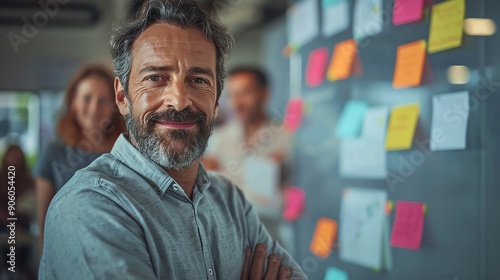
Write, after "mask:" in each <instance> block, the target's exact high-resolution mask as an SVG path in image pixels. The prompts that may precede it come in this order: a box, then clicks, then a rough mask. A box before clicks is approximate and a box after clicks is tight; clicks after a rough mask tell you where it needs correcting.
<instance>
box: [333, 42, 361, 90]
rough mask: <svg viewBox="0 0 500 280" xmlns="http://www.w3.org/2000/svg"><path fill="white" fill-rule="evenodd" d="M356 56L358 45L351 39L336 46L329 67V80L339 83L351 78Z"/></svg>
mask: <svg viewBox="0 0 500 280" xmlns="http://www.w3.org/2000/svg"><path fill="white" fill-rule="evenodd" d="M356 55H357V45H356V41H355V40H354V39H349V40H346V41H343V42H340V43H338V44H337V45H335V48H334V50H333V56H332V59H331V60H330V65H329V66H328V73H327V78H328V80H329V81H337V80H344V79H347V78H349V77H350V76H351V73H352V68H353V65H354V59H355V58H356Z"/></svg>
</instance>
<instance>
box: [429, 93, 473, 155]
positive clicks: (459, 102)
mask: <svg viewBox="0 0 500 280" xmlns="http://www.w3.org/2000/svg"><path fill="white" fill-rule="evenodd" d="M469 102H470V100H469V92H467V91H462V92H455V93H448V94H439V95H435V96H433V97H432V126H431V139H430V148H431V151H444V150H463V149H465V147H466V142H467V123H468V121H469V110H470V108H469V107H470V105H469Z"/></svg>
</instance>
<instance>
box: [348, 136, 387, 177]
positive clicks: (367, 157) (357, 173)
mask: <svg viewBox="0 0 500 280" xmlns="http://www.w3.org/2000/svg"><path fill="white" fill-rule="evenodd" d="M386 155H387V151H386V150H385V146H384V142H383V141H374V140H371V139H344V140H342V142H341V143H340V157H339V161H340V163H339V166H340V168H339V169H340V170H339V173H340V176H342V177H345V178H365V179H385V178H386V176H387V157H386Z"/></svg>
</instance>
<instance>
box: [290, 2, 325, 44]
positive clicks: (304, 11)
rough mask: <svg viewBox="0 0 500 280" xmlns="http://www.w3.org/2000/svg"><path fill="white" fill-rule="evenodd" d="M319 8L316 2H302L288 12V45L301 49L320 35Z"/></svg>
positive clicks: (291, 7) (294, 5) (292, 6)
mask: <svg viewBox="0 0 500 280" xmlns="http://www.w3.org/2000/svg"><path fill="white" fill-rule="evenodd" d="M319 17H320V14H319V6H318V4H317V1H316V0H302V1H298V2H297V3H295V4H293V5H291V6H290V7H289V8H288V10H287V12H286V27H287V28H286V31H287V38H288V43H289V44H292V45H294V46H296V48H300V47H302V46H303V45H305V44H307V43H309V42H311V41H312V40H313V39H314V38H315V37H316V36H318V35H319V32H320V30H319Z"/></svg>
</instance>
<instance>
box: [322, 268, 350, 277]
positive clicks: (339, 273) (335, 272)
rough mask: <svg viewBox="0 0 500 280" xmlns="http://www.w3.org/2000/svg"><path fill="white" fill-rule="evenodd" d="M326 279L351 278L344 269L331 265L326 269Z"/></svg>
mask: <svg viewBox="0 0 500 280" xmlns="http://www.w3.org/2000/svg"><path fill="white" fill-rule="evenodd" d="M325 280H349V276H347V273H346V272H345V271H343V270H340V269H338V268H335V267H329V268H328V269H327V270H326V274H325Z"/></svg>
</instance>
